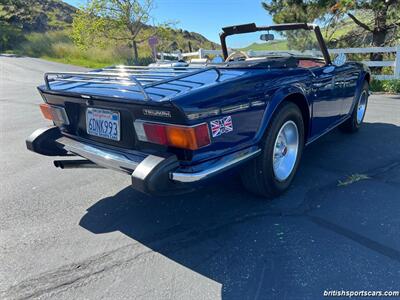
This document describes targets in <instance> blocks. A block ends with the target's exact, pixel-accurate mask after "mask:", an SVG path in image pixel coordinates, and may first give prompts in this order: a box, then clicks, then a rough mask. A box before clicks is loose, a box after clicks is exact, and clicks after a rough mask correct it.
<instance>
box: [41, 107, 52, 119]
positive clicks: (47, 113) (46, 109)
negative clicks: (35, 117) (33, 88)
mask: <svg viewBox="0 0 400 300" xmlns="http://www.w3.org/2000/svg"><path fill="white" fill-rule="evenodd" d="M39 106H40V110H41V112H42V114H43V117H44V118H45V119H47V120H50V121H53V112H52V109H51V106H50V105H48V104H46V103H42V104H40V105H39Z"/></svg>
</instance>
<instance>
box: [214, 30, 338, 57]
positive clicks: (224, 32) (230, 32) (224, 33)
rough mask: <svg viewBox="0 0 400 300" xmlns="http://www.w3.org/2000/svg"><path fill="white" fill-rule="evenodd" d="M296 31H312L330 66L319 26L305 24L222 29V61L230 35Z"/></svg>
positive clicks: (225, 54) (226, 53) (225, 55)
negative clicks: (269, 31)
mask: <svg viewBox="0 0 400 300" xmlns="http://www.w3.org/2000/svg"><path fill="white" fill-rule="evenodd" d="M298 29H305V30H310V31H314V33H315V36H316V38H317V41H318V45H319V48H320V50H321V52H322V55H323V57H324V60H325V63H326V64H327V65H330V64H331V58H330V56H329V52H328V49H327V48H326V44H325V41H324V38H323V37H322V34H321V30H320V28H319V26H317V25H314V24H307V23H291V24H277V25H271V26H257V25H256V24H255V23H249V24H242V25H235V26H229V27H224V28H222V32H221V33H220V39H221V47H222V54H223V56H224V59H225V60H226V59H227V57H228V47H227V45H226V38H227V37H228V36H230V35H235V34H243V33H250V32H257V31H268V30H275V31H286V30H298Z"/></svg>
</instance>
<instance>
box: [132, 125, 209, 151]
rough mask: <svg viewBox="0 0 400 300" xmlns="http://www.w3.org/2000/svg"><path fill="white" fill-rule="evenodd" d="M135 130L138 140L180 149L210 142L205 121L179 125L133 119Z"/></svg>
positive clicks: (197, 146)
mask: <svg viewBox="0 0 400 300" xmlns="http://www.w3.org/2000/svg"><path fill="white" fill-rule="evenodd" d="M135 131H136V134H137V136H138V139H139V140H140V141H143V142H150V143H155V144H159V145H166V146H171V147H177V148H182V149H189V150H196V149H199V148H201V147H204V146H207V145H209V144H210V143H211V140H210V134H209V132H208V126H207V124H206V123H203V124H199V125H196V126H180V125H167V124H159V123H150V122H149V123H147V122H143V121H135Z"/></svg>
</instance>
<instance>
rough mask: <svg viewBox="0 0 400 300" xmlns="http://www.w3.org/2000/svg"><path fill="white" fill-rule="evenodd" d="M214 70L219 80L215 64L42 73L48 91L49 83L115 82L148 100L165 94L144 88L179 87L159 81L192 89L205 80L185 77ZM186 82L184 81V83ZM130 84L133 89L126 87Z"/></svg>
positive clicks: (162, 88) (118, 67) (122, 67)
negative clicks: (164, 85) (211, 65)
mask: <svg viewBox="0 0 400 300" xmlns="http://www.w3.org/2000/svg"><path fill="white" fill-rule="evenodd" d="M208 71H215V72H216V74H217V77H216V79H215V81H219V79H220V77H221V71H220V70H219V69H217V68H216V67H203V68H199V67H140V66H112V67H106V68H103V69H99V70H94V71H90V72H48V73H45V74H44V81H45V84H46V88H47V89H48V90H52V87H51V85H50V83H51V82H55V81H62V82H71V83H82V85H86V84H90V83H94V84H109V85H112V84H114V85H119V87H111V88H115V89H118V88H121V86H122V87H124V89H125V90H128V91H130V92H134V93H141V94H143V96H144V99H145V100H151V97H150V95H151V94H152V95H157V96H160V97H166V95H162V94H158V93H154V92H147V91H146V89H147V88H150V87H153V88H156V89H159V90H166V91H175V92H177V93H179V92H181V91H182V90H179V89H174V88H171V87H168V88H167V87H160V85H162V84H168V85H172V86H177V87H184V88H188V89H192V88H193V86H192V85H189V84H194V85H197V86H203V85H205V83H203V82H199V81H193V80H189V79H188V77H191V76H194V75H197V74H200V73H204V72H208ZM185 83H186V84H185ZM129 86H134V87H137V90H136V89H128V88H127V87H129Z"/></svg>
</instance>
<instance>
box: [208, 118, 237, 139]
mask: <svg viewBox="0 0 400 300" xmlns="http://www.w3.org/2000/svg"><path fill="white" fill-rule="evenodd" d="M210 125H211V133H212V136H213V137H217V136H220V135H221V134H224V133H228V132H230V131H233V123H232V118H231V116H227V117H223V118H222V119H218V120H214V121H211V122H210Z"/></svg>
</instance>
